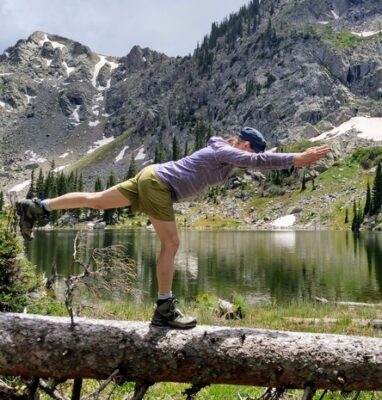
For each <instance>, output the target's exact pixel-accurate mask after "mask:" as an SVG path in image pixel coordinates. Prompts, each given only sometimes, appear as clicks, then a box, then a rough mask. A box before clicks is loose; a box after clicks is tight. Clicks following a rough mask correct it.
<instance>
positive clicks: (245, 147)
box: [237, 141, 254, 153]
mask: <svg viewBox="0 0 382 400" xmlns="http://www.w3.org/2000/svg"><path fill="white" fill-rule="evenodd" d="M237 148H238V149H240V150H244V151H248V152H249V153H254V150H253V149H252V147H251V143H250V142H247V141H244V142H240V143H239V144H238V146H237Z"/></svg>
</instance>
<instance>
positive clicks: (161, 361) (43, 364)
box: [0, 313, 382, 391]
mask: <svg viewBox="0 0 382 400" xmlns="http://www.w3.org/2000/svg"><path fill="white" fill-rule="evenodd" d="M117 368H118V369H119V370H120V374H121V376H122V377H123V378H124V379H127V380H130V381H135V382H150V383H152V382H163V381H173V382H188V383H192V384H195V385H198V384H199V385H200V384H213V383H226V384H244V385H257V386H267V387H277V388H281V387H282V388H288V387H294V388H302V389H305V388H306V387H307V386H309V387H311V388H312V390H313V389H331V390H347V391H350V390H381V389H382V380H381V376H382V339H378V338H368V337H357V336H343V335H328V334H311V333H298V332H285V331H284V332H283V331H269V330H260V329H246V328H227V327H207V326H198V327H196V328H194V329H192V330H187V331H181V330H171V329H168V328H159V327H152V326H150V325H148V324H147V323H143V322H134V321H105V320H91V319H84V318H78V319H77V322H76V324H75V326H74V328H71V324H70V319H69V318H63V317H47V316H36V315H26V314H4V313H3V314H1V313H0V375H10V376H39V377H52V378H62V377H66V378H95V379H107V378H108V377H109V376H110V375H111V374H112V373H113V371H115V370H116V369H117Z"/></svg>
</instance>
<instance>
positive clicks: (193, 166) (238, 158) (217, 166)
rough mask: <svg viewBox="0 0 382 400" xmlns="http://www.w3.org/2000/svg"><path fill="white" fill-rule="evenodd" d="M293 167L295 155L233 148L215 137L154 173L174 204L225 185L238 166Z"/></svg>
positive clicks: (259, 167) (161, 166) (158, 165)
mask: <svg viewBox="0 0 382 400" xmlns="http://www.w3.org/2000/svg"><path fill="white" fill-rule="evenodd" d="M292 165H293V154H288V153H283V154H282V153H270V152H266V153H260V154H257V153H250V152H248V151H243V150H239V149H237V148H235V147H233V146H231V145H230V144H229V143H228V142H227V141H226V140H224V139H223V138H220V137H212V138H211V139H210V140H209V141H208V143H207V147H204V148H203V149H201V150H198V151H196V152H195V153H193V154H191V155H189V156H187V157H184V158H182V159H180V160H178V161H169V162H166V163H164V164H157V165H155V166H154V170H155V173H156V175H157V176H158V178H159V179H161V180H162V181H163V182H165V183H166V184H167V185H168V186H169V187H170V188H171V192H172V199H173V201H174V202H177V201H181V200H184V199H186V198H189V197H192V196H194V195H196V194H197V193H200V192H201V191H203V189H205V188H206V187H209V186H214V185H217V184H220V183H222V182H224V181H225V180H226V179H227V178H228V177H229V176H230V175H231V174H232V172H233V170H234V169H235V167H242V168H257V169H285V168H289V167H291V166H292Z"/></svg>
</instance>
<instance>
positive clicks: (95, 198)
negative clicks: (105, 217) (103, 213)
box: [88, 192, 106, 210]
mask: <svg viewBox="0 0 382 400" xmlns="http://www.w3.org/2000/svg"><path fill="white" fill-rule="evenodd" d="M88 202H89V206H90V208H95V209H97V210H103V209H105V208H106V205H105V202H104V201H103V198H102V192H99V193H90V194H89V197H88Z"/></svg>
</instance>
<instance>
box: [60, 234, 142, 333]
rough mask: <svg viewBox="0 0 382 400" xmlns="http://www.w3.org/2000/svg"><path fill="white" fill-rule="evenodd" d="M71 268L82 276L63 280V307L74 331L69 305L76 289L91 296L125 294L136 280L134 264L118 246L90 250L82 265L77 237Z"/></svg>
mask: <svg viewBox="0 0 382 400" xmlns="http://www.w3.org/2000/svg"><path fill="white" fill-rule="evenodd" d="M73 248H74V250H73V256H72V260H73V264H74V265H77V266H79V267H80V268H81V269H82V270H83V272H82V273H80V274H78V275H72V276H68V277H67V278H66V279H65V284H66V289H65V306H66V309H67V310H68V314H69V316H70V320H71V326H72V329H73V328H74V311H73V301H74V294H75V292H76V290H77V289H78V288H79V287H85V288H86V289H87V290H88V291H90V292H91V293H92V294H93V295H97V294H100V293H101V292H105V291H106V292H109V293H112V292H129V291H130V290H131V289H132V287H133V283H134V282H135V279H136V264H135V262H134V261H133V260H131V259H130V258H129V257H128V255H127V249H126V248H125V247H124V246H121V245H112V246H108V247H105V248H102V249H98V248H97V249H93V250H92V253H91V255H90V257H89V258H88V260H87V261H83V259H82V255H83V254H85V250H86V245H85V241H84V240H83V234H82V233H80V232H79V233H77V235H76V237H75V239H74V244H73Z"/></svg>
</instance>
